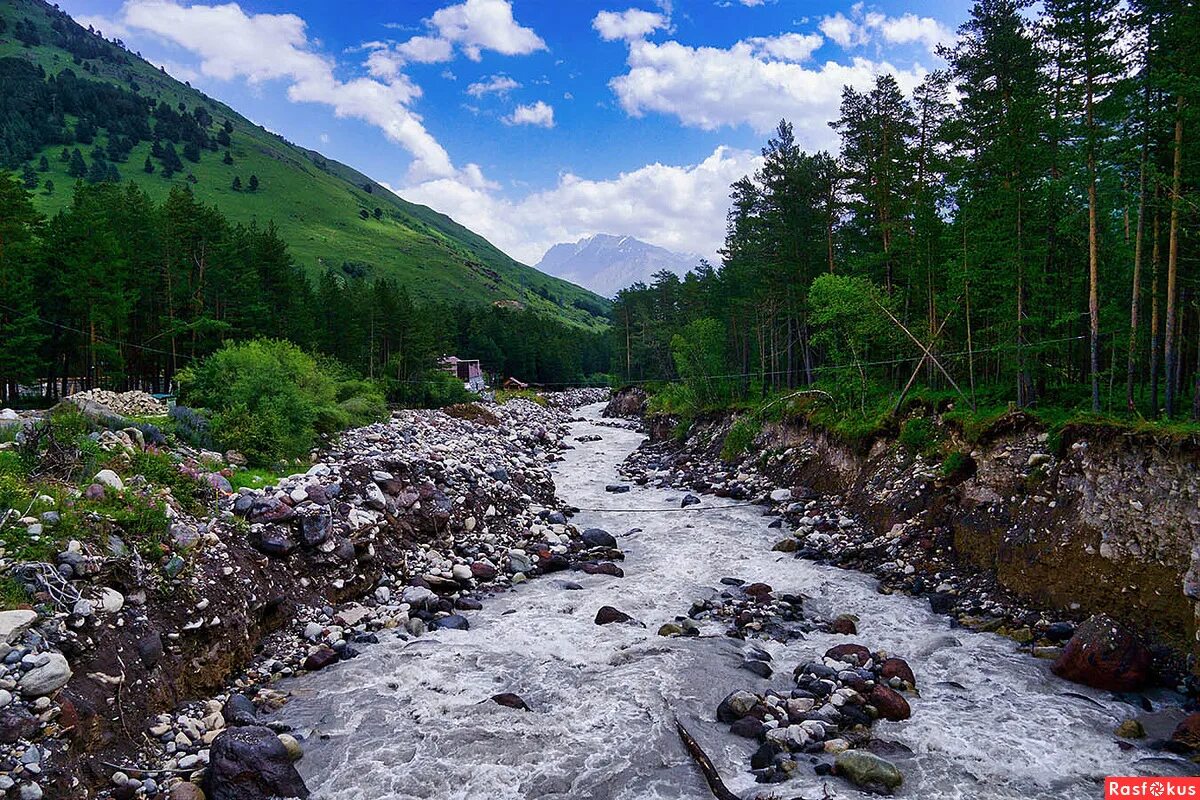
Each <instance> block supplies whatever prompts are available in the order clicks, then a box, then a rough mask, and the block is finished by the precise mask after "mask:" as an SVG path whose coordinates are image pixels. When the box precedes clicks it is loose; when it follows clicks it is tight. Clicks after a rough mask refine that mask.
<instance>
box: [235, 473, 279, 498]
mask: <svg viewBox="0 0 1200 800" xmlns="http://www.w3.org/2000/svg"><path fill="white" fill-rule="evenodd" d="M283 477H286V476H281V475H279V474H278V473H277V472H276V471H275V470H269V469H256V468H246V469H237V470H234V471H233V474H232V477H230V478H229V483H230V485H231V486H233V490H234V491H235V492H236V491H237V490H238V489H242V488H247V489H261V488H263V487H264V486H278V485H279V481H280V480H281V479H282V478H283Z"/></svg>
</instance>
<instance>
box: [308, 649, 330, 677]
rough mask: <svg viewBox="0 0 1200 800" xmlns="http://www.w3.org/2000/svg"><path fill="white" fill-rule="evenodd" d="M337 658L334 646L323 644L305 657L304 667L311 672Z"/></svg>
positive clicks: (326, 665)
mask: <svg viewBox="0 0 1200 800" xmlns="http://www.w3.org/2000/svg"><path fill="white" fill-rule="evenodd" d="M337 660H338V654H337V653H336V652H335V651H334V650H333V649H332V648H329V647H324V646H322V647H320V648H319V649H317V650H316V651H315V652H313V653H312V654H311V655H310V656H309V657H308V658H306V659H304V668H305V669H306V670H308V671H309V672H316V671H317V670H319V669H324V668H325V667H328V666H329V665H330V664H332V663H333V662H335V661H337Z"/></svg>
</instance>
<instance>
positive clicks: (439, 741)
mask: <svg viewBox="0 0 1200 800" xmlns="http://www.w3.org/2000/svg"><path fill="white" fill-rule="evenodd" d="M582 413H583V414H584V415H586V416H587V417H588V419H589V421H588V422H581V423H576V424H575V425H574V426H573V428H574V430H573V432H572V438H574V437H575V436H580V435H584V434H598V435H600V436H601V437H602V439H601V441H597V442H588V443H579V444H577V446H576V448H575V449H574V450H570V451H567V453H566V459H565V460H564V461H563V462H561V463H560V464H559V465H557V471H556V476H555V481H556V485H557V487H558V493H559V496H560V497H561V498H562V499H563V500H564V501H565V502H567V503H570V504H572V505H575V506H579V507H581V508H593V509H596V508H603V509H610V510H609V511H605V512H594V511H588V512H582V513H580V514H579V515H578V516H577V517H576V519H575V520H574V522H575V523H576V524H579V525H581V526H584V527H601V528H604V529H606V530H608V531H610V532H611V533H613V534H614V535H615V536H617V539H618V543H619V545H620V546H621V547H622V549H623V550H624V551H625V553H626V560H625V562H624V564H623V565H622V567H623V569H624V570H625V577H624V578H612V577H607V576H603V575H595V576H589V575H585V574H583V573H565V576H566V577H563V576H564V573H559V574H556V575H551V576H547V577H544V578H539V579H536V580H533V581H531V582H529V583H526V584H523V585H521V586H519V587H517V588H516V589H515V590H514V591H511V592H508V593H506V594H504V595H500V596H498V597H496V598H494V599H493V600H491V601H489V602H488V603H487V604H486V605H485V608H484V610H483V611H480V612H477V613H474V614H472V615H471V616H470V623H471V628H470V630H469V631H439V632H436V633H433V634H429V635H426V636H423V637H421V638H419V639H413V640H409V641H405V640H403V639H401V638H400V637H399V636H394V635H388V636H384V637H382V640H381V642H380V643H379V644H377V645H374V646H372V647H370V648H368V649H367V650H366V651H365V652H364V653H363V654H362V655H361V656H359V657H358V658H356V659H353V660H351V661H348V662H344V663H342V664H340V665H338V666H337V667H335V668H333V669H329V670H325V671H322V672H317V673H312V674H309V675H307V676H305V677H302V678H299V679H296V680H293V681H291V682H290V683H288V684H285V686H284V687H283V688H285V689H288V690H290V691H291V692H292V693H293V695H294V699H293V700H292V701H291V702H290V703H289V704H288V705H287V706H286V707H285V708H284V710H283V711H282V712H281V714H282V720H283V721H285V722H287V723H289V724H291V725H292V726H294V727H295V728H296V729H297V731H298V732H299V733H301V734H303V735H305V736H308V737H309V738H308V741H306V743H305V751H306V755H305V757H304V759H303V760H302V761H301V762H300V763H299V765H298V766H299V768H300V771H301V773H302V774H303V776H304V778H305V780H306V781H307V783H308V785H309V787H310V788H311V789H312V791H313V796H314V798H318V800H400V799H401V798H439V800H451V799H461V800H493V799H499V798H612V799H613V800H617V799H618V798H621V799H626V800H635V799H636V800H658V798H664V799H665V798H696V799H697V800H701V799H703V798H709V797H711V795H710V793H709V791H708V789H707V787H706V786H705V784H704V782H703V780H702V778H701V777H700V774H699V771H698V770H697V769H696V767H695V765H694V764H693V762H692V761H691V760H690V758H689V757H688V755H687V754H686V752H685V750H684V749H683V747H682V746H681V745H680V743H679V740H678V738H677V735H676V732H675V728H674V719H675V717H676V716H678V718H679V719H680V720H682V721H683V722H684V723H685V724H686V725H687V726H688V727H689V728H690V729H691V731H692V733H693V734H694V735H695V736H696V737H697V739H698V740H699V741H700V743H701V744H702V745H703V746H704V747H705V749H706V750H707V751H708V753H709V755H710V756H711V757H712V759H713V761H714V762H715V763H716V765H717V766H718V767H719V768H720V770H721V773H722V775H723V776H724V778H725V781H726V783H727V784H728V785H729V786H730V788H732V789H733V790H734V791H736V792H738V793H739V794H743V795H744V796H748V797H753V796H754V794H755V791H756V790H757V791H761V792H762V793H763V794H764V796H765V795H767V794H772V795H773V796H775V797H779V798H795V797H801V796H802V797H806V798H814V799H815V798H820V797H822V787H823V786H824V787H827V788H828V791H829V792H830V796H833V797H839V798H843V797H844V798H856V797H862V796H864V795H861V794H860V793H859V792H858V791H857V790H856V789H854V788H853V787H850V786H849V785H848V784H846V783H845V782H844V781H842V780H841V779H838V778H834V777H820V776H817V775H815V774H813V773H812V772H811V771H809V770H807V769H803V770H800V775H799V777H796V778H793V779H792V780H790V781H788V782H787V783H785V784H781V785H776V786H756V784H755V783H754V776H753V775H752V774H750V773H749V772H748V770H749V754H750V753H751V752H752V751H753V749H754V745H753V743H752V742H749V741H747V740H744V739H738V738H736V737H734V736H732V735H730V734H729V733H728V730H727V726H724V725H720V724H718V723H717V722H716V721H715V718H714V711H715V708H716V706H717V703H718V702H719V701H720V700H721V698H722V697H723V696H724V695H726V694H728V693H729V692H730V691H732V690H734V689H739V688H746V689H751V690H754V691H760V692H761V691H763V690H764V689H766V688H769V687H775V688H777V689H779V690H781V691H784V692H786V691H787V690H788V688H789V684H790V676H791V671H792V669H793V668H794V667H795V666H796V665H797V664H798V663H801V662H803V661H807V660H810V659H812V658H815V657H818V656H820V654H822V653H823V652H824V651H825V650H826V649H827V648H828V647H830V646H832V645H833V644H836V643H840V642H845V641H859V642H861V643H863V644H866V645H867V646H868V647H870V648H871V649H873V650H875V649H883V650H887V651H889V652H891V653H892V654H895V655H898V656H901V657H903V658H906V659H907V660H908V661H909V663H910V664H911V665H912V667H913V670H914V672H915V673H916V676H917V681H918V686H919V689H920V695H921V696H920V697H919V698H914V699H911V704H912V708H913V715H912V718H911V719H909V720H906V721H904V722H897V723H892V722H883V721H880V722H878V723H876V725H875V726H874V732H875V735H876V736H877V737H880V738H885V739H889V740H892V741H894V742H898V743H900V744H903V745H905V746H906V747H908V748H910V749H911V750H912V753H913V754H912V756H910V757H905V758H902V759H898V760H896V763H897V765H898V766H899V767H900V769H901V771H902V772H903V773H904V775H905V784H904V786H903V788H902V789H901V790H900V792H899V794H900V796H904V797H913V798H922V799H923V800H943V799H944V800H951V798H993V797H994V798H1030V797H1037V798H1041V797H1054V798H1097V797H1101V796H1103V790H1102V788H1101V786H1100V779H1101V778H1102V777H1103V776H1105V775H1111V774H1138V773H1143V772H1158V773H1160V774H1163V773H1165V774H1172V773H1174V772H1175V771H1176V765H1177V762H1175V761H1171V760H1168V759H1155V758H1151V756H1152V755H1153V754H1151V753H1148V752H1147V751H1144V750H1134V751H1129V752H1125V751H1122V750H1121V749H1120V748H1119V747H1118V746H1117V743H1116V738H1115V737H1114V736H1113V734H1112V731H1113V728H1114V727H1115V726H1116V725H1117V724H1118V723H1119V722H1120V721H1121V720H1122V719H1124V718H1125V717H1126V716H1129V715H1130V714H1131V713H1132V712H1133V709H1132V708H1131V707H1130V706H1128V705H1126V704H1124V703H1122V702H1120V701H1118V700H1116V699H1115V698H1113V696H1112V695H1109V694H1107V693H1104V692H1097V691H1093V690H1090V689H1086V688H1083V687H1078V686H1073V685H1070V684H1067V683H1064V682H1062V681H1060V680H1058V679H1057V678H1055V677H1053V676H1052V675H1051V674H1050V671H1049V668H1048V662H1045V661H1040V660H1037V659H1034V658H1032V657H1031V656H1029V655H1027V654H1023V653H1020V652H1019V651H1018V649H1017V647H1016V645H1015V644H1014V643H1013V642H1012V641H1011V640H1009V639H1006V638H1002V637H1000V636H996V635H992V634H981V633H973V632H969V631H965V630H963V629H961V628H959V629H953V628H951V626H950V621H949V619H948V618H946V617H942V616H937V615H934V614H933V613H932V612H931V611H930V610H929V606H928V604H927V603H926V602H924V601H921V600H916V599H912V598H907V597H902V596H897V595H882V594H879V593H878V592H877V591H876V589H875V582H874V580H872V579H871V578H869V577H867V576H864V575H861V574H858V573H854V572H848V571H844V570H839V569H836V568H832V567H825V566H820V565H817V564H814V563H811V562H807V561H804V560H799V559H794V558H792V557H791V556H790V555H784V554H781V553H776V552H772V551H771V550H770V546H771V544H772V543H773V542H774V541H776V540H777V539H778V536H779V534H778V532H777V531H771V530H768V528H767V523H768V522H769V519H767V518H764V517H763V516H761V513H760V511H759V510H758V509H756V508H753V507H750V508H747V507H740V508H725V509H717V508H713V506H717V505H725V504H727V503H728V502H729V501H723V500H720V499H718V498H707V497H706V498H704V502H703V503H702V504H701V505H700V506H695V507H691V508H689V509H687V510H686V511H680V510H678V509H679V499H680V496H681V495H680V493H678V492H671V491H664V490H659V489H651V488H638V487H634V488H633V490H632V491H630V492H628V493H627V494H609V493H606V492H605V491H604V487H605V485H606V484H608V483H612V482H614V481H615V480H616V468H617V465H618V464H620V462H621V461H622V460H623V459H624V458H625V457H626V456H627V455H628V454H629V453H630V452H631V451H633V450H634V449H635V448H636V447H637V446H638V444H639V443H640V442H641V441H642V438H643V437H642V436H641V435H640V434H638V433H636V432H633V431H628V430H619V429H614V428H609V427H604V426H599V425H596V424H594V423H593V422H591V421H590V420H597V419H599V413H600V406H598V405H597V406H590V407H587V408H585V409H583V410H582ZM622 509H662V511H634V512H632V513H622V511H621V510H622ZM637 528H640V529H641V530H640V532H636V533H627V532H628V531H630V530H632V529H637ZM724 576H734V577H738V578H742V579H745V580H747V581H763V582H766V583H769V584H770V585H771V586H773V587H774V588H775V590H776V591H777V592H793V593H798V594H804V595H805V596H807V597H809V598H811V600H809V601H808V603H809V604H810V607H812V608H814V609H816V610H818V611H819V612H823V613H824V614H825V615H827V616H833V615H835V614H839V613H851V614H857V615H858V617H859V619H860V621H859V634H858V636H857V637H854V638H853V639H848V638H847V637H844V636H837V635H833V634H824V633H817V634H813V635H811V636H810V637H809V638H808V639H807V640H804V641H796V642H792V643H791V644H789V645H787V646H784V645H781V644H778V643H772V642H766V643H760V644H762V646H763V647H765V648H766V649H767V650H768V651H769V652H771V654H772V655H773V657H774V661H773V663H774V665H775V667H776V674H775V676H774V677H773V678H771V679H769V680H765V679H762V678H759V677H757V676H755V675H752V674H751V673H749V672H747V671H746V670H743V669H741V668H740V667H739V665H740V663H741V661H742V657H741V652H742V649H743V648H744V647H745V646H746V645H745V644H744V643H742V642H738V641H736V640H733V639H729V638H727V637H725V636H724V635H723V629H722V628H719V627H718V626H717V625H716V624H715V623H712V624H710V625H709V626H708V627H706V628H704V634H705V635H703V636H701V637H699V638H670V639H667V638H662V637H659V636H657V635H656V633H655V632H656V631H657V630H658V627H659V626H660V625H661V624H663V623H665V622H669V621H672V620H673V619H674V618H675V617H676V616H677V615H679V614H684V613H686V612H687V610H688V608H689V606H690V605H691V602H692V600H694V599H697V598H703V597H706V596H708V595H709V594H710V592H711V590H712V589H713V588H714V587H716V586H717V585H718V583H719V581H720V579H721V578H722V577H724ZM566 580H570V581H575V582H577V583H578V584H580V585H582V589H577V590H568V589H567V588H565V587H564V581H566ZM602 605H612V606H615V607H617V608H619V609H621V610H622V611H625V612H626V613H628V614H630V615H632V616H633V617H635V618H637V619H639V620H642V621H644V622H645V624H646V627H645V628H644V629H643V628H639V627H634V626H628V625H607V626H603V627H601V626H597V625H596V624H595V623H594V622H593V618H594V616H595V614H596V610H597V609H598V608H599V607H600V606H602ZM500 692H515V693H517V694H519V695H521V696H522V697H523V698H524V699H525V700H526V702H528V704H529V705H530V707H531V708H532V712H531V713H526V712H522V711H517V710H512V709H508V708H504V707H501V706H499V705H496V704H494V703H491V702H488V698H489V697H491V696H492V695H494V694H497V693H500ZM1180 771H1182V770H1180Z"/></svg>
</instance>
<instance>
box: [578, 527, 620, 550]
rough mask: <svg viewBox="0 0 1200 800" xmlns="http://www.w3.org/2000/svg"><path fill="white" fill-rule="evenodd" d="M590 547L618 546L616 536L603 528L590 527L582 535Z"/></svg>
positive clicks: (584, 541)
mask: <svg viewBox="0 0 1200 800" xmlns="http://www.w3.org/2000/svg"><path fill="white" fill-rule="evenodd" d="M580 538H582V539H583V543H584V544H586V545H587V546H588V547H616V546H617V540H616V538H615V537H614V536H613V535H612V534H611V533H609V532H608V531H606V530H604V529H602V528H588V529H587V530H586V531H584V532H583V535H582V536H581V537H580Z"/></svg>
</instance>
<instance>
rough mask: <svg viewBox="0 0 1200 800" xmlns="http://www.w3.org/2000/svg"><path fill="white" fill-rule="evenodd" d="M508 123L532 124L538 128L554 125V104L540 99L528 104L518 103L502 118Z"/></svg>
mask: <svg viewBox="0 0 1200 800" xmlns="http://www.w3.org/2000/svg"><path fill="white" fill-rule="evenodd" d="M504 121H505V122H506V123H508V124H509V125H534V126H537V127H539V128H553V127H554V106H550V105H547V104H546V103H543V102H542V101H541V100H538V101H537V102H536V103H531V104H529V105H520V106H517V107H516V108H515V109H513V112H512V113H511V114H509V115H508V116H507V117H505V118H504Z"/></svg>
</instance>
